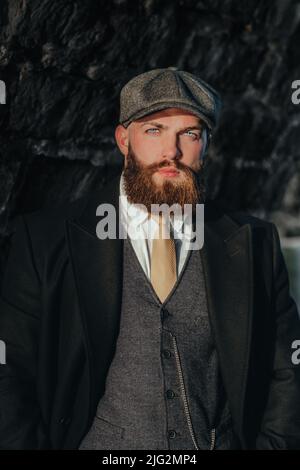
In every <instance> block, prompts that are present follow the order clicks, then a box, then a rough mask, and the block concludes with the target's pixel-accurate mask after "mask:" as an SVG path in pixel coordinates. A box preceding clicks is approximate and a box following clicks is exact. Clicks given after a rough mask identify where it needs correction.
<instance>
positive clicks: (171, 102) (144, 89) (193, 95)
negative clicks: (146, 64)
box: [119, 67, 221, 129]
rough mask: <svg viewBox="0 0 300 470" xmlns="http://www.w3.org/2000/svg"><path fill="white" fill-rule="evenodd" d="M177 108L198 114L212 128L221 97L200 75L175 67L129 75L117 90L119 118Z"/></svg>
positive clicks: (126, 122) (127, 121)
mask: <svg viewBox="0 0 300 470" xmlns="http://www.w3.org/2000/svg"><path fill="white" fill-rule="evenodd" d="M171 107H177V108H182V109H185V110H187V111H191V112H192V113H193V114H195V115H197V116H199V117H200V118H201V119H202V120H203V121H204V122H205V123H206V125H207V126H208V128H209V129H212V128H213V127H214V126H215V125H216V124H217V121H218V118H219V114H220V110H221V98H220V96H219V94H218V93H217V91H216V90H214V89H213V88H212V87H211V86H210V85H209V84H208V83H206V82H205V81H204V80H202V79H201V78H199V77H197V76H195V75H193V74H191V73H189V72H185V71H183V70H178V69H177V68H176V67H169V68H161V69H154V70H150V71H148V72H144V73H142V74H139V75H137V76H136V77H133V78H132V79H131V80H129V82H127V83H126V84H125V85H124V86H123V88H122V89H121V93H120V118H119V121H120V123H121V124H123V126H124V127H127V126H128V125H129V124H130V123H131V122H132V121H134V120H137V119H139V118H141V117H143V116H146V115H148V114H152V113H154V112H156V111H160V110H162V109H166V108H171Z"/></svg>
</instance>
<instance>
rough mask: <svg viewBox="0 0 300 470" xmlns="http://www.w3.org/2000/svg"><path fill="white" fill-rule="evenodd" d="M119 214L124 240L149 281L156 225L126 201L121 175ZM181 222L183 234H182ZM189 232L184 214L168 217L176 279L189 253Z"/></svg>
mask: <svg viewBox="0 0 300 470" xmlns="http://www.w3.org/2000/svg"><path fill="white" fill-rule="evenodd" d="M120 212H121V224H122V226H123V227H124V230H125V233H126V236H125V238H126V237H128V238H129V240H130V242H131V244H132V246H133V249H134V251H135V253H136V255H137V258H138V260H139V262H140V264H141V266H142V268H143V270H144V272H145V274H146V276H147V277H148V279H149V280H150V266H151V249H152V238H153V234H154V231H155V230H157V228H158V223H157V221H156V220H155V219H154V218H152V217H148V212H147V211H146V210H145V208H144V209H143V208H142V207H139V206H138V205H137V204H131V203H130V202H129V201H128V198H127V196H126V191H125V188H124V177H123V173H122V174H121V179H120ZM183 220H184V233H183V232H182V224H183ZM191 231H192V224H191V223H190V221H189V219H188V218H187V217H186V214H184V217H182V216H181V215H176V214H174V216H173V218H171V217H170V233H171V236H173V237H174V242H175V248H176V265H177V278H178V277H179V274H180V272H181V270H182V267H183V265H184V263H185V260H186V257H187V255H188V252H189V243H190V240H191V236H190V234H191ZM176 234H177V235H176ZM179 237H180V238H179Z"/></svg>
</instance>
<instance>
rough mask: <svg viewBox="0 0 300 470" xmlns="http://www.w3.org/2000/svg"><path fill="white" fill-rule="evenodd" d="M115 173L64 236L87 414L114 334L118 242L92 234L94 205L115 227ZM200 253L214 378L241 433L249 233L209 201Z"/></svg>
mask: <svg viewBox="0 0 300 470" xmlns="http://www.w3.org/2000/svg"><path fill="white" fill-rule="evenodd" d="M119 184H120V175H118V176H117V177H116V178H114V179H113V180H112V181H111V182H110V183H109V184H108V185H107V186H106V187H105V188H103V189H102V190H101V191H97V192H95V194H93V195H92V197H90V198H89V199H88V203H87V204H86V206H85V208H84V210H83V212H82V213H81V214H80V216H79V217H78V218H76V219H74V220H68V221H67V232H68V233H67V240H68V244H69V250H70V257H71V258H72V266H73V271H74V276H75V280H76V286H77V290H78V297H79V302H80V310H81V313H82V322H83V326H84V328H85V331H86V337H87V341H88V346H89V355H90V379H91V395H90V399H91V401H90V409H89V419H90V420H92V418H93V417H94V413H95V408H96V406H97V404H98V401H99V398H100V396H101V394H102V391H103V389H104V384H105V377H106V374H107V371H108V368H109V366H110V363H111V360H112V357H113V354H114V351H115V343H116V339H117V336H118V332H119V322H120V311H121V299H122V262H123V240H122V239H119V238H118V237H117V238H116V239H109V238H107V239H105V240H100V239H99V238H98V237H97V234H96V225H97V223H98V222H99V220H100V219H99V216H97V215H96V209H97V207H98V206H99V204H101V203H109V204H112V205H114V207H115V208H116V212H117V219H116V222H117V234H118V230H119V221H118V217H119V211H118V207H119V199H118V198H119ZM204 217H205V224H204V246H203V248H202V249H201V257H202V262H203V268H204V275H205V282H206V288H207V298H208V307H209V315H210V321H211V325H212V329H213V332H214V335H215V338H216V347H217V350H218V354H219V358H220V365H221V371H222V376H223V380H224V384H225V388H226V391H227V395H228V400H229V403H230V409H231V411H232V414H233V416H234V421H235V423H236V426H237V428H238V429H237V431H238V432H239V434H240V435H242V426H243V409H244V400H245V392H246V378H247V371H248V362H249V350H250V344H249V342H250V339H251V320H252V299H253V292H252V289H253V281H252V276H253V275H252V269H253V268H252V238H251V227H250V225H249V224H244V225H242V226H239V225H238V224H237V223H236V222H234V221H233V219H232V218H230V217H229V216H228V215H226V214H225V213H224V212H223V211H222V210H220V209H218V208H216V206H215V204H214V203H213V201H208V202H207V203H205V208H204Z"/></svg>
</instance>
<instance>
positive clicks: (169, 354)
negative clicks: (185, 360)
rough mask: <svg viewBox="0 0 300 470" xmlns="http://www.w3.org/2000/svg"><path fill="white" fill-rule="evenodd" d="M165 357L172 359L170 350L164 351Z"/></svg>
mask: <svg viewBox="0 0 300 470" xmlns="http://www.w3.org/2000/svg"><path fill="white" fill-rule="evenodd" d="M163 355H164V356H165V357H168V358H169V357H171V351H169V350H168V349H164V350H163Z"/></svg>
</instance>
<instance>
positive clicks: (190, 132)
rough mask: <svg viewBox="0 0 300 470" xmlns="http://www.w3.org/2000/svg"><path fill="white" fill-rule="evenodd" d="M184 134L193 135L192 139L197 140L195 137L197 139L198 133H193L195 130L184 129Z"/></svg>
mask: <svg viewBox="0 0 300 470" xmlns="http://www.w3.org/2000/svg"><path fill="white" fill-rule="evenodd" d="M185 134H189V136H190V137H191V136H192V137H194V139H193V140H197V139H199V136H198V134H195V132H192V131H186V132H185Z"/></svg>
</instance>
